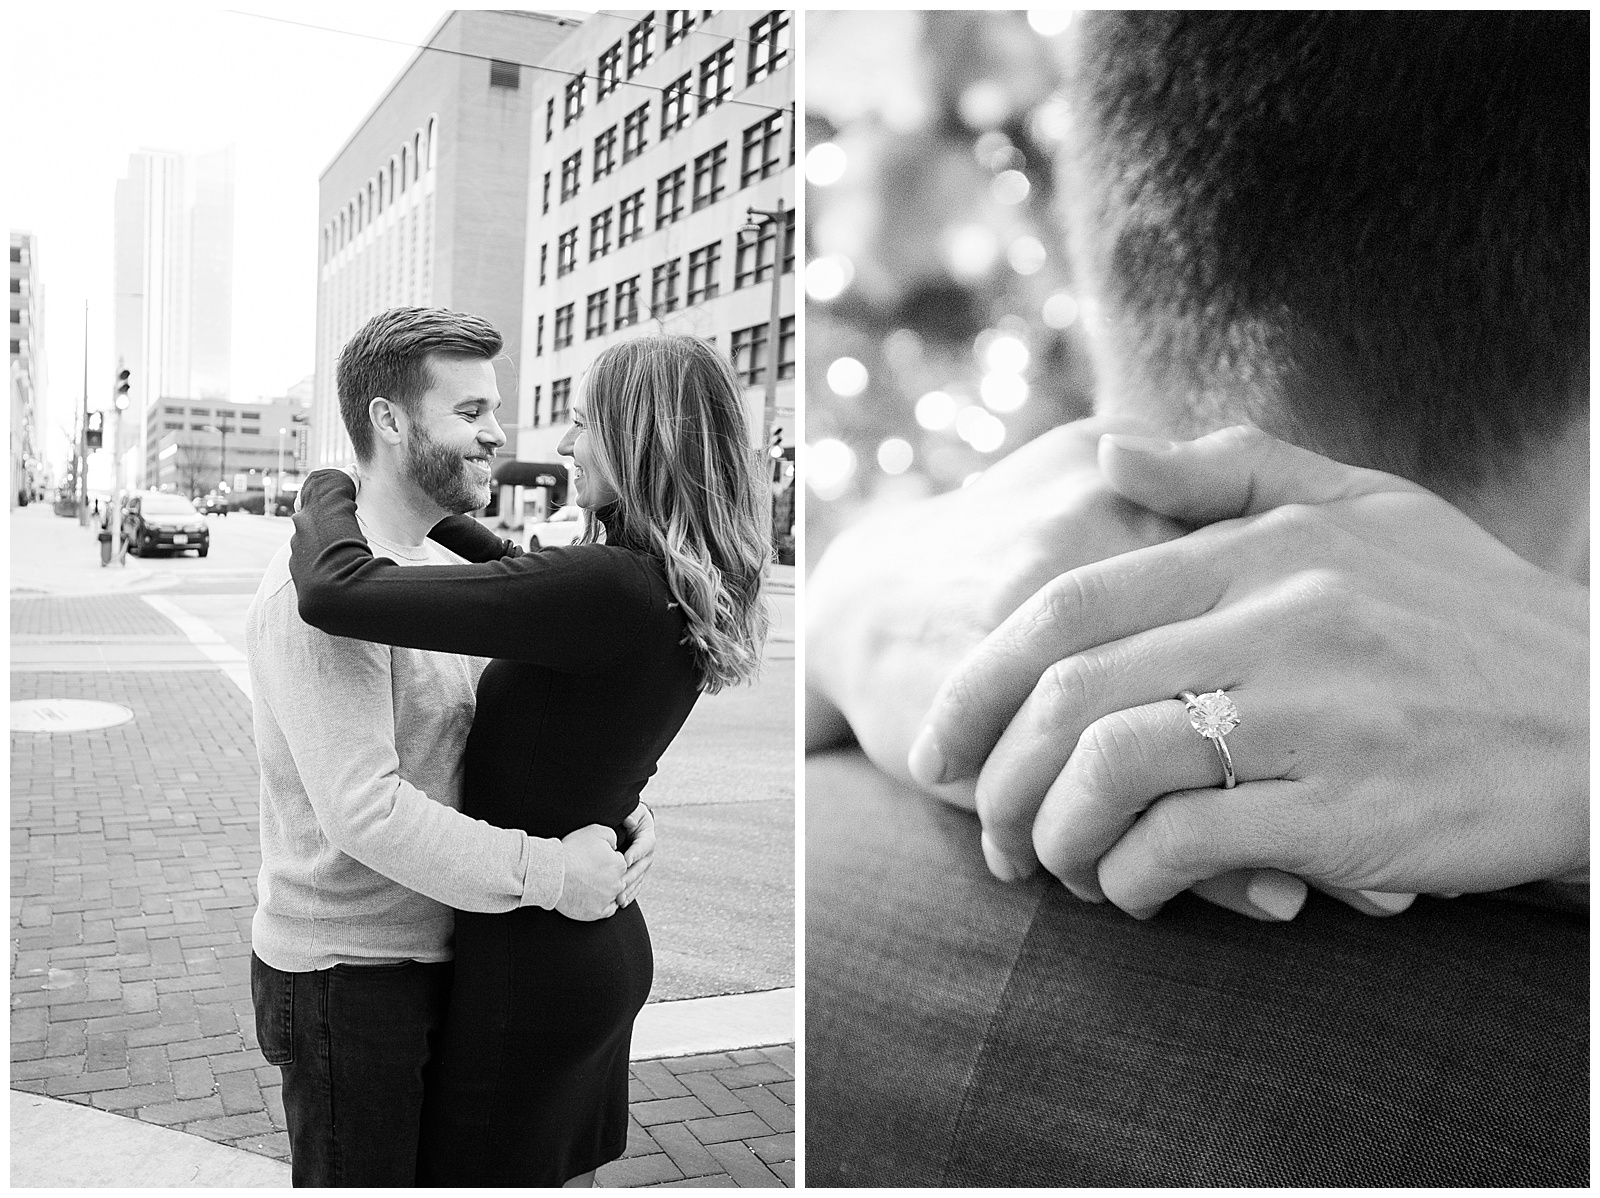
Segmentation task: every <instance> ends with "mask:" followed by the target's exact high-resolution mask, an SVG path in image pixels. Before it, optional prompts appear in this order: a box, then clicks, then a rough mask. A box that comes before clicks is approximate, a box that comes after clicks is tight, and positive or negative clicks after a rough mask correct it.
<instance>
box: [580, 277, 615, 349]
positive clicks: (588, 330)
mask: <svg viewBox="0 0 1600 1198" xmlns="http://www.w3.org/2000/svg"><path fill="white" fill-rule="evenodd" d="M609 294H610V293H609V292H607V291H606V289H605V288H604V287H602V288H601V289H600V290H599V291H595V292H591V293H590V295H589V298H588V300H587V301H586V302H585V305H584V317H583V339H584V340H585V341H593V340H594V339H595V338H596V337H604V336H605V335H606V300H607V298H608V297H609Z"/></svg>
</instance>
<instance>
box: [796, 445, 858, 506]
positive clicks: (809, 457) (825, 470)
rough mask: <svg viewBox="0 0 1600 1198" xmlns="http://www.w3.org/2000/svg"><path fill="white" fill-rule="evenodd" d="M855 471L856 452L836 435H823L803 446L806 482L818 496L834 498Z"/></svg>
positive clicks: (825, 498) (839, 494) (841, 492)
mask: <svg viewBox="0 0 1600 1198" xmlns="http://www.w3.org/2000/svg"><path fill="white" fill-rule="evenodd" d="M855 472H856V455H855V451H854V450H852V449H851V448H850V447H849V446H848V445H846V444H845V443H844V442H843V441H840V440H839V439H838V438H836V437H824V438H823V439H822V440H820V441H818V442H817V443H816V444H815V445H808V446H806V460H805V476H806V485H807V486H808V487H810V488H811V491H812V493H813V494H815V495H816V497H817V498H818V499H823V500H830V499H837V498H839V496H841V495H843V494H844V492H845V488H847V487H848V486H849V485H850V479H851V476H852V475H854V474H855Z"/></svg>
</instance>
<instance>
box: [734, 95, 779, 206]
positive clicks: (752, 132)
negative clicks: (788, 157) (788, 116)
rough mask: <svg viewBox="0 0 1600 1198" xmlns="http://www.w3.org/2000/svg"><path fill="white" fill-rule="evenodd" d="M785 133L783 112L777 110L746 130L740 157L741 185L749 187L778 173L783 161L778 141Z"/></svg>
mask: <svg viewBox="0 0 1600 1198" xmlns="http://www.w3.org/2000/svg"><path fill="white" fill-rule="evenodd" d="M782 134H783V113H781V112H775V113H773V114H772V115H771V116H769V117H767V118H766V119H765V120H762V121H757V122H756V123H755V124H753V125H751V126H750V127H749V128H748V129H746V130H745V131H744V152H743V153H742V154H741V155H740V158H739V186H740V187H749V186H750V184H752V183H755V182H758V181H759V180H761V179H767V178H770V177H772V176H773V175H775V174H777V173H778V168H779V167H780V166H781V165H782V163H783V158H782V155H781V154H780V153H779V152H778V141H779V139H780V137H781V136H782Z"/></svg>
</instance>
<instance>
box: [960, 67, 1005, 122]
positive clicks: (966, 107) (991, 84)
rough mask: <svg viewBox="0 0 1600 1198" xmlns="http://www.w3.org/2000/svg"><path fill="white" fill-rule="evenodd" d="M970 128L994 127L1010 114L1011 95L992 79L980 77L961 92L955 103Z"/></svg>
mask: <svg viewBox="0 0 1600 1198" xmlns="http://www.w3.org/2000/svg"><path fill="white" fill-rule="evenodd" d="M956 108H957V110H958V111H959V112H960V113H961V119H962V120H963V121H965V122H966V123H967V126H968V128H971V129H995V128H998V127H999V126H1001V125H1003V124H1005V122H1006V118H1007V117H1009V116H1010V115H1011V97H1010V96H1009V95H1008V94H1006V89H1005V88H1003V87H1001V86H1000V84H999V83H997V82H996V81H995V80H993V79H980V80H978V81H977V82H976V83H974V84H971V85H970V86H969V87H968V88H967V89H966V90H965V91H964V92H962V93H961V99H960V100H959V101H958V102H957V104H956Z"/></svg>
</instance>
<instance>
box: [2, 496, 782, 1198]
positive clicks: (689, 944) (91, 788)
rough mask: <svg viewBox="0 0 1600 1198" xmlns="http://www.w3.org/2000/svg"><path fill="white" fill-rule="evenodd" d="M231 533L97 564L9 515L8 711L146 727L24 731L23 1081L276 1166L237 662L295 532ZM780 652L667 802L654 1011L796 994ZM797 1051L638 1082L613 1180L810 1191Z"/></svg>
mask: <svg viewBox="0 0 1600 1198" xmlns="http://www.w3.org/2000/svg"><path fill="white" fill-rule="evenodd" d="M212 527H213V540H212V549H211V552H210V554H209V556H208V557H207V558H206V559H205V560H203V561H202V560H198V559H195V558H193V557H179V558H155V559H148V560H141V559H137V558H130V559H129V560H128V563H127V565H126V566H125V567H122V568H115V567H113V568H111V569H110V570H101V569H100V568H99V567H98V565H97V562H98V550H97V547H96V545H95V543H94V541H93V530H92V529H80V528H79V527H78V526H77V525H76V523H75V522H74V521H70V520H65V519H61V518H58V517H54V516H52V515H50V514H49V512H48V511H47V510H46V509H44V508H42V507H33V508H29V509H22V510H20V511H19V512H16V513H14V514H13V516H12V518H11V532H12V583H13V593H12V599H13V602H12V605H11V611H12V668H13V673H12V699H13V701H14V703H15V702H16V701H28V700H50V701H60V700H64V699H80V700H90V701H96V702H103V703H113V704H118V705H120V706H122V707H124V708H126V709H127V710H128V711H130V712H131V713H132V719H131V720H129V721H128V722H126V723H122V724H119V725H116V726H114V727H107V728H100V729H96V730H93V731H83V732H74V733H61V732H55V733H23V732H14V733H13V734H12V741H11V747H12V775H11V784H12V813H13V814H12V885H13V900H12V948H13V961H12V984H11V991H12V1058H13V1064H12V1087H13V1089H16V1090H25V1091H31V1092H33V1093H38V1094H48V1095H53V1096H57V1097H60V1098H63V1099H67V1100H69V1101H71V1102H74V1103H83V1104H91V1105H93V1106H95V1107H98V1108H101V1109H103V1110H109V1111H115V1112H118V1113H122V1114H127V1115H131V1116H133V1117H134V1118H136V1119H138V1120H141V1121H144V1122H146V1123H150V1124H160V1125H163V1126H168V1127H174V1128H177V1129H179V1130H181V1131H185V1132H189V1133H192V1134H197V1135H201V1136H205V1137H207V1138H208V1139H212V1140H216V1141H219V1142H221V1143H225V1144H229V1145H232V1146H235V1147H239V1148H244V1149H247V1150H249V1151H252V1152H256V1153H260V1154H263V1155H266V1156H269V1157H277V1158H282V1157H284V1156H286V1153H287V1142H286V1138H285V1136H284V1134H283V1131H282V1128H283V1113H282V1104H281V1100H280V1099H279V1097H278V1093H277V1083H278V1079H277V1071H276V1070H275V1069H273V1068H271V1067H270V1066H267V1065H266V1063H265V1061H264V1060H263V1059H262V1058H261V1056H260V1053H259V1051H258V1050H257V1046H256V1042H255V1036H254V1021H253V1016H252V1012H251V1009H250V1001H249V988H248V961H249V919H250V914H251V912H252V910H253V908H254V883H255V874H256V870H257V868H258V866H259V853H258V848H257V842H256V827H255V818H256V793H257V788H258V779H257V775H256V766H255V755H254V748H253V745H252V744H251V741H250V717H249V701H248V697H247V688H248V679H247V677H246V676H245V675H244V671H243V670H242V668H241V666H240V661H241V659H242V652H243V639H242V638H243V619H244V611H245V608H246V607H247V606H248V603H249V599H250V595H251V594H252V593H253V592H254V589H255V586H256V583H257V581H258V579H259V576H260V572H261V569H262V568H263V567H264V566H265V564H266V562H267V561H268V560H269V559H270V558H271V556H272V554H273V553H274V552H276V550H277V548H278V547H279V546H280V545H281V544H282V543H283V541H284V540H285V539H286V538H287V536H288V532H289V523H288V521H285V520H272V519H268V518H263V517H251V516H239V515H236V516H232V517H229V518H227V519H226V520H221V519H213V520H212ZM791 612H792V605H791ZM792 626H793V625H792V615H791V617H790V623H789V627H791V628H792ZM774 649H775V652H774V653H773V654H772V658H773V660H771V661H770V662H769V666H768V671H767V675H766V677H765V678H764V679H763V681H762V682H761V683H760V684H759V685H758V686H757V687H755V688H751V689H745V690H741V691H734V692H728V693H726V694H724V695H719V696H711V697H708V698H707V699H705V700H704V701H703V702H702V703H701V705H700V707H699V708H698V709H697V711H696V712H695V714H694V716H693V717H692V718H691V721H690V724H689V725H687V726H686V728H685V731H684V733H683V735H682V736H681V737H680V739H679V742H678V743H677V744H675V745H674V747H673V750H672V752H671V754H669V757H668V758H667V759H666V760H665V761H664V762H663V766H662V770H661V773H660V775H659V776H658V778H657V779H656V780H655V781H654V782H652V785H651V788H650V791H649V792H648V794H649V796H650V797H651V798H652V799H653V800H654V802H655V805H656V807H657V810H658V813H659V823H660V827H661V836H662V850H661V853H660V856H659V860H658V865H657V867H656V870H655V872H654V874H653V875H652V877H651V879H650V882H649V884H648V885H647V887H646V890H645V893H644V895H643V897H642V899H641V902H642V904H643V905H644V907H645V909H646V911H647V912H648V913H649V915H650V919H651V924H652V929H653V933H654V939H655V943H656V952H657V984H656V989H655V992H654V994H653V996H652V1000H653V1002H663V1000H691V1001H689V1002H678V1003H674V1002H671V1001H666V1002H664V1003H663V1005H662V1006H661V1007H658V1008H654V1009H647V1014H649V1013H667V1012H668V1011H669V1010H676V1009H677V1008H679V1007H682V1008H685V1009H686V1010H690V1011H693V1010H698V1009H699V1007H698V1006H697V1005H696V1004H697V1003H713V1004H714V1003H718V1002H722V1003H730V1002H731V1003H738V1002H740V1001H743V1000H741V999H740V998H739V997H738V996H741V995H744V994H747V993H750V992H773V991H779V992H782V991H783V990H785V989H786V988H789V987H792V986H793V983H794V939H793V932H794V923H793V905H794V898H793V860H794V851H793V817H792V805H793V804H792V799H793V769H792V764H791V763H792V745H793V694H794V668H793V661H792V643H791V644H789V645H785V644H783V643H779V644H777V645H775V646H774ZM713 995H729V996H734V997H732V998H729V999H715V998H710V999H708V998H705V996H713ZM764 997H766V995H764V994H759V993H757V994H751V998H752V999H759V998H764ZM769 1005H770V1004H769ZM714 1009H715V1010H716V1011H717V1012H719V1013H721V1012H723V1011H724V1009H725V1008H721V1007H718V1008H714ZM644 1027H645V1020H641V1031H642V1030H643V1029H644ZM790 1037H792V1031H791V1032H789V1033H788V1034H787V1035H785V1036H783V1037H780V1038H783V1039H786V1038H790ZM663 1042H664V1043H665V1042H667V1041H663ZM745 1042H746V1043H750V1042H751V1041H748V1040H747V1041H745ZM756 1042H757V1043H760V1041H756ZM768 1043H770V1041H768ZM699 1047H707V1046H706V1045H699ZM792 1055H793V1054H792V1049H786V1048H783V1047H781V1046H780V1047H778V1048H753V1049H735V1050H734V1051H733V1052H732V1053H731V1054H730V1053H706V1052H696V1053H694V1054H693V1055H691V1056H680V1057H676V1058H670V1059H666V1060H662V1061H640V1062H637V1063H636V1065H635V1070H634V1081H633V1097H634V1100H635V1101H634V1107H633V1110H634V1116H635V1123H634V1126H633V1129H632V1136H631V1139H630V1145H629V1155H628V1157H627V1158H625V1159H624V1160H622V1161H619V1162H616V1163H615V1164H613V1165H612V1166H609V1167H608V1169H607V1170H606V1171H605V1172H603V1173H602V1180H603V1181H606V1182H609V1183H611V1184H651V1183H660V1182H670V1181H682V1180H683V1179H686V1178H694V1179H698V1180H697V1184H702V1183H703V1184H729V1183H730V1182H732V1183H736V1184H755V1183H764V1184H783V1183H789V1184H792V1182H793V1165H792V1161H793V1136H792V1132H793V1118H792V1113H790V1112H791V1107H792V1103H793V1073H792V1065H793V1062H792ZM12 1156H13V1160H14V1161H16V1160H17V1159H18V1152H17V1146H16V1145H13V1153H12Z"/></svg>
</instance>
